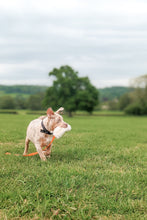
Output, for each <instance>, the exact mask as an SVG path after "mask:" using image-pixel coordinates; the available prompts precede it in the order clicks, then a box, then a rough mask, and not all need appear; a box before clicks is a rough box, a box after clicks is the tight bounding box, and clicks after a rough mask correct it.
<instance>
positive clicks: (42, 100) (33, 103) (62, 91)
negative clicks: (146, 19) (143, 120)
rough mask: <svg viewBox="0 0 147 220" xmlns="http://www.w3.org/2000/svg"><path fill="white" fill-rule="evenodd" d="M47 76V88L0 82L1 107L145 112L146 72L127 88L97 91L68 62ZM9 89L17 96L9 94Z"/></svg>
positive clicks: (138, 113)
mask: <svg viewBox="0 0 147 220" xmlns="http://www.w3.org/2000/svg"><path fill="white" fill-rule="evenodd" d="M49 77H52V78H53V84H52V86H50V87H45V86H42V87H41V86H38V87H37V86H25V85H24V86H21V87H20V86H13V89H12V87H11V86H2V85H0V90H1V91H5V95H4V96H1V98H0V109H30V110H45V109H46V108H48V107H49V106H52V108H53V109H57V108H59V107H60V106H64V108H65V110H66V111H67V112H68V114H69V116H71V114H72V112H75V111H78V110H82V111H87V112H89V113H92V112H93V110H94V109H103V107H105V109H107V110H121V111H125V112H126V113H127V114H134V115H146V114H147V75H144V76H140V77H138V78H136V79H133V80H132V84H131V87H130V88H124V87H112V88H105V89H103V90H102V89H100V90H99V91H100V92H99V91H98V89H97V88H95V87H94V86H93V85H92V84H91V82H90V80H89V78H88V77H79V76H78V72H77V71H75V70H74V69H72V68H71V67H70V66H67V65H66V66H61V67H60V68H58V69H57V68H54V69H53V70H52V71H51V72H49ZM12 90H13V91H12ZM116 91H117V94H116ZM12 92H14V93H16V94H17V95H16V96H14V97H13V96H11V95H9V93H12ZM24 94H26V95H27V96H24ZM122 94H123V95H122ZM114 97H115V98H114Z"/></svg>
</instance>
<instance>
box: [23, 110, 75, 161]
mask: <svg viewBox="0 0 147 220" xmlns="http://www.w3.org/2000/svg"><path fill="white" fill-rule="evenodd" d="M63 110H64V108H62V107H61V108H59V109H58V110H57V111H56V112H53V110H52V108H48V110H47V116H41V117H39V118H38V119H35V120H33V121H31V122H30V124H29V126H28V128H27V135H26V140H25V149H24V153H23V155H24V156H25V155H26V154H27V152H28V148H29V142H30V141H31V142H32V143H33V144H34V145H35V147H36V150H37V152H38V154H39V156H40V158H41V160H44V161H45V160H46V157H47V156H50V154H51V148H52V145H51V146H50V147H49V148H48V149H47V150H46V151H42V147H44V146H47V145H48V144H49V143H50V141H51V140H52V137H53V136H55V137H56V138H60V137H62V136H63V134H64V133H65V132H66V131H70V130H71V126H70V125H69V124H67V123H66V122H64V121H63V118H62V116H61V115H60V114H62V112H63Z"/></svg>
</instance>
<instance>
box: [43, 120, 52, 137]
mask: <svg viewBox="0 0 147 220" xmlns="http://www.w3.org/2000/svg"><path fill="white" fill-rule="evenodd" d="M41 126H42V128H43V129H40V132H41V133H45V134H48V135H52V134H53V133H52V132H50V131H49V130H47V129H46V127H45V126H44V124H43V120H42V121H41Z"/></svg>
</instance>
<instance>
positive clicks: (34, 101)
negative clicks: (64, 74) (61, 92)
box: [27, 93, 44, 110]
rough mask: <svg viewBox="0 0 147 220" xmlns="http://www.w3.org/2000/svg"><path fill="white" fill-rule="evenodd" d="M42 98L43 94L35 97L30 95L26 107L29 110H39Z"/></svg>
mask: <svg viewBox="0 0 147 220" xmlns="http://www.w3.org/2000/svg"><path fill="white" fill-rule="evenodd" d="M43 98H44V93H37V94H35V95H30V96H29V98H28V101H27V107H28V108H29V109H31V110H41V109H42V100H43Z"/></svg>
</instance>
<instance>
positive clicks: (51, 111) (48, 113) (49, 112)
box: [47, 108, 54, 118]
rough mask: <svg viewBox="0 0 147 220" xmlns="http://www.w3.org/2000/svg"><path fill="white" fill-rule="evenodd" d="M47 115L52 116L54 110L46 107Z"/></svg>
mask: <svg viewBox="0 0 147 220" xmlns="http://www.w3.org/2000/svg"><path fill="white" fill-rule="evenodd" d="M47 116H48V117H50V118H51V117H52V116H54V112H53V110H52V108H48V110H47Z"/></svg>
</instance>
